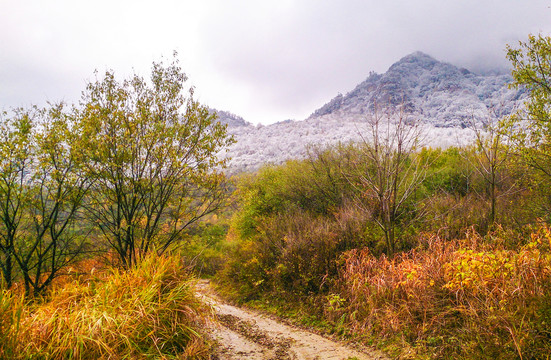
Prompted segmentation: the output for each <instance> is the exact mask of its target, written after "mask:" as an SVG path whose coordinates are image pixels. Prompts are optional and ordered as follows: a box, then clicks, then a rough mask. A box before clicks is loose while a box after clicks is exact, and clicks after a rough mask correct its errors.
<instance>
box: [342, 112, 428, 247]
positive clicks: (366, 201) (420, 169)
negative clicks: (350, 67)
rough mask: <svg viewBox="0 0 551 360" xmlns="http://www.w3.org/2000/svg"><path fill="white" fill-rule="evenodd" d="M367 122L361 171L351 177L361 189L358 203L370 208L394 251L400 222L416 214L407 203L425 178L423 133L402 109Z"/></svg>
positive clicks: (359, 162)
mask: <svg viewBox="0 0 551 360" xmlns="http://www.w3.org/2000/svg"><path fill="white" fill-rule="evenodd" d="M368 123H369V128H368V131H367V132H366V133H362V134H360V135H361V137H362V141H361V144H360V149H359V150H360V152H359V157H358V158H357V160H356V162H357V164H356V169H357V170H359V171H357V172H356V173H355V174H354V175H352V176H349V177H348V178H349V181H351V182H352V183H353V185H354V186H355V187H356V189H357V190H358V192H359V196H358V197H357V200H358V201H357V203H358V204H359V205H360V206H362V207H363V208H364V210H365V211H371V213H372V214H373V220H374V221H375V223H376V224H377V225H378V226H379V228H380V229H381V230H382V231H383V233H384V238H385V243H386V248H387V251H388V252H389V253H393V252H395V251H396V229H397V227H398V225H399V224H400V222H402V224H404V223H405V222H408V221H411V219H412V217H413V218H414V217H416V215H415V214H412V213H409V214H406V213H407V212H408V210H407V206H406V205H407V203H408V201H409V200H411V199H412V197H413V195H414V193H415V192H416V190H417V189H418V188H419V185H420V184H421V183H422V181H423V180H424V179H425V177H426V171H425V166H426V162H427V160H424V159H423V158H422V157H420V156H419V154H417V150H418V149H419V147H420V143H421V140H422V138H421V135H422V133H421V129H420V127H419V124H418V123H417V122H416V121H413V120H411V119H409V118H408V117H407V115H406V114H405V113H404V112H402V111H398V112H393V111H392V110H387V111H383V112H380V111H375V112H374V113H373V114H372V115H371V116H370V118H369V119H368ZM406 215H407V216H406ZM408 218H409V220H408Z"/></svg>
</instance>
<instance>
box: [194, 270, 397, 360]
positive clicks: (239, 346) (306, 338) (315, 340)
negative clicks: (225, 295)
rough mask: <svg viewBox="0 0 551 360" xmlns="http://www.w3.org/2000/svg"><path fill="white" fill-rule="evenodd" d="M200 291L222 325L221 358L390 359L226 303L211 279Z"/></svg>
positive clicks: (218, 330)
mask: <svg viewBox="0 0 551 360" xmlns="http://www.w3.org/2000/svg"><path fill="white" fill-rule="evenodd" d="M197 292H198V293H199V295H200V296H201V297H202V298H203V299H204V301H206V302H208V303H209V304H210V305H212V307H213V309H214V312H215V315H216V318H217V319H218V324H216V325H214V324H213V326H211V332H212V335H213V337H214V338H215V339H216V340H217V342H218V343H219V351H218V359H220V360H253V359H254V360H347V359H354V360H387V359H388V357H386V356H385V355H384V354H382V353H381V352H378V351H376V350H364V351H359V350H356V349H353V348H351V347H348V346H346V345H344V344H342V343H339V342H336V341H334V340H330V339H327V338H325V337H323V336H320V335H318V334H314V333H312V332H309V331H306V330H303V329H299V328H297V327H294V326H290V325H287V324H283V323H281V322H279V321H277V320H274V319H272V318H270V317H268V316H265V315H262V314H260V313H258V312H255V311H251V310H245V309H242V308H239V307H236V306H232V305H229V304H227V303H224V302H223V301H222V300H221V299H220V298H219V297H217V296H216V295H215V294H214V292H213V290H212V287H211V285H210V283H209V282H208V280H199V281H198V283H197Z"/></svg>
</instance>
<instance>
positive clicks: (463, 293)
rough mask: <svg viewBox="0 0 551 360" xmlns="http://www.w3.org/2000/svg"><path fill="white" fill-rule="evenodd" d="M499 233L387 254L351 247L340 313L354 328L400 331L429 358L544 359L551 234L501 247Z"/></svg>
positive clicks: (432, 240)
mask: <svg viewBox="0 0 551 360" xmlns="http://www.w3.org/2000/svg"><path fill="white" fill-rule="evenodd" d="M504 236H507V233H505V232H498V233H495V234H490V235H489V236H487V237H485V238H482V237H480V236H479V235H478V234H476V233H475V232H470V233H468V235H467V237H466V238H465V239H464V240H462V241H453V242H445V241H441V240H440V239H439V238H438V237H436V236H428V237H427V239H426V241H425V244H424V246H422V247H420V248H419V249H416V250H412V251H410V252H408V253H403V254H400V255H396V256H394V257H392V258H387V257H386V256H381V257H379V258H377V257H375V256H373V255H372V254H371V253H370V252H369V250H367V249H363V250H352V251H350V252H348V253H346V254H345V256H344V258H343V267H342V269H341V270H342V272H341V278H342V280H341V281H342V283H341V286H342V287H341V295H340V296H341V297H342V298H343V299H344V300H343V301H344V303H345V304H346V308H345V309H344V310H342V309H341V313H346V314H347V319H348V322H349V324H350V326H351V327H352V328H353V330H354V331H355V332H357V333H364V334H371V335H372V336H378V337H379V336H382V337H383V338H384V337H386V338H396V337H399V338H400V339H401V341H405V342H406V343H407V344H409V346H410V347H411V348H413V349H415V350H416V351H418V352H420V353H424V354H431V357H432V358H451V357H455V358H460V359H462V358H464V359H467V358H469V359H471V358H500V359H516V358H519V357H520V358H526V359H539V358H544V357H545V355H546V354H547V355H548V354H549V352H550V351H551V336H550V335H551V332H550V331H549V327H548V325H547V324H548V321H549V319H550V315H551V303H550V301H549V299H550V298H551V284H550V280H551V253H550V251H549V242H550V240H551V233H550V232H549V230H548V229H547V228H542V229H540V230H539V231H537V232H535V233H534V234H532V237H531V239H530V241H529V243H528V244H526V245H525V246H523V247H521V248H520V249H518V250H510V249H506V248H505V247H504V246H503V245H504V244H506V243H507V239H503V237H504ZM397 334H398V335H397Z"/></svg>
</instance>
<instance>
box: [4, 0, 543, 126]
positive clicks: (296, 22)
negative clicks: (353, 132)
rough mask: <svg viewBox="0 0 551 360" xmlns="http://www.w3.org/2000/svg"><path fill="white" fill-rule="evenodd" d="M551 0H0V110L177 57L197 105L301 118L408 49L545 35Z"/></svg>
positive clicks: (465, 56) (491, 51) (480, 61)
mask: <svg viewBox="0 0 551 360" xmlns="http://www.w3.org/2000/svg"><path fill="white" fill-rule="evenodd" d="M550 6H551V0H546V1H544V0H386V1H384V0H376V1H372V0H294V1H293V0H277V1H271V0H269V1H268V0H261V1H259V0H238V1H233V0H193V1H188V0H155V1H139V0H96V1H84V0H49V1H45V0H32V1H31V0H13V1H12V0H0V109H5V110H7V109H9V108H12V107H16V106H28V105H29V104H38V105H40V106H42V105H44V104H45V103H46V101H50V102H57V101H61V100H63V101H66V102H69V103H73V102H77V101H78V100H79V98H80V94H81V92H82V90H83V89H84V88H85V85H86V82H88V81H90V80H92V79H94V75H93V72H94V70H95V69H97V70H98V71H100V73H101V72H104V71H105V70H107V69H112V70H114V71H115V73H116V74H117V75H119V76H120V77H127V76H129V75H130V74H132V71H133V70H134V71H136V72H137V73H139V74H141V75H144V76H147V75H148V74H149V71H150V68H151V63H152V62H153V61H158V60H160V59H161V57H163V56H164V57H165V58H168V59H170V57H171V56H172V53H173V51H174V50H176V51H178V54H179V55H178V57H179V59H180V63H181V65H182V67H183V68H184V71H185V72H186V73H187V74H188V76H189V79H190V83H192V84H193V85H194V86H195V87H196V94H197V98H198V99H199V100H200V101H201V102H202V103H204V104H206V105H209V106H211V107H215V108H217V109H220V110H227V111H230V112H232V113H235V114H237V115H240V116H243V117H244V118H245V119H246V120H248V121H250V122H252V123H264V124H268V123H273V122H276V121H281V120H286V119H297V120H302V119H304V118H306V117H307V116H308V115H309V114H310V113H312V112H313V111H314V110H315V109H317V108H318V107H320V106H321V105H323V104H324V103H325V102H327V101H329V100H330V99H331V98H332V97H334V96H335V95H337V93H339V92H341V93H346V92H348V91H350V90H351V89H352V88H353V87H354V86H355V85H357V84H358V83H360V82H361V81H363V80H364V79H365V78H366V77H367V76H368V74H369V72H370V71H375V72H378V73H381V72H385V71H386V70H387V69H388V67H389V66H390V65H392V63H394V62H396V61H398V60H399V59H400V58H401V57H403V56H405V55H407V54H409V53H411V52H413V51H416V50H420V51H423V52H425V53H427V54H429V55H431V56H433V57H435V58H436V59H438V60H442V61H446V62H450V63H452V64H455V65H459V66H463V67H466V68H468V69H471V70H475V71H476V70H481V69H489V68H496V67H501V68H503V67H506V66H507V65H508V64H507V61H506V59H505V46H506V44H512V45H516V44H517V43H518V40H524V39H526V38H527V35H528V34H529V33H534V34H535V33H543V34H546V35H551V8H550Z"/></svg>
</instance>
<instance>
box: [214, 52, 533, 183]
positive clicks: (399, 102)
mask: <svg viewBox="0 0 551 360" xmlns="http://www.w3.org/2000/svg"><path fill="white" fill-rule="evenodd" d="M511 81H512V77H511V76H510V75H508V74H500V73H496V74H491V73H490V74H476V73H474V72H471V71H469V70H468V69H465V68H460V67H456V66H455V65H452V64H449V63H446V62H441V61H438V60H436V59H435V58H433V57H432V56H430V55H427V54H425V53H423V52H420V51H417V52H413V53H411V54H408V55H406V56H404V57H402V58H401V59H400V60H398V61H397V62H395V63H394V64H392V65H391V66H390V67H389V69H388V70H387V71H386V72H385V73H383V74H377V73H375V72H370V73H369V75H368V76H367V78H366V79H365V80H364V81H362V82H360V83H359V84H358V85H356V86H355V87H354V88H353V89H352V90H350V91H349V92H347V93H346V94H344V95H343V94H338V95H337V96H335V97H334V98H332V99H331V100H329V101H328V102H327V103H326V104H324V105H323V106H321V107H320V108H318V109H316V110H315V111H314V112H312V114H311V115H310V116H309V117H308V118H306V119H304V120H298V121H283V122H278V123H275V124H271V125H256V126H255V125H253V124H251V123H250V122H247V121H245V120H244V119H243V118H241V117H239V116H237V115H233V114H231V113H228V112H224V111H217V113H218V115H219V117H220V121H221V122H223V123H226V124H228V129H229V132H230V133H231V134H232V135H234V137H235V138H236V140H237V142H236V143H235V144H234V145H232V147H230V149H229V151H228V152H227V155H226V156H229V157H231V158H232V159H231V161H230V171H231V172H238V171H254V170H256V169H258V168H259V167H260V166H261V165H262V164H264V163H275V164H279V163H282V162H284V161H285V160H287V159H290V158H300V157H303V156H305V155H306V148H307V146H308V145H309V144H314V145H331V144H334V143H337V142H349V141H358V140H360V138H361V137H360V132H361V131H362V130H363V129H365V127H366V120H367V118H368V117H369V116H370V115H371V114H373V113H374V112H376V111H382V110H383V109H400V111H403V112H405V113H406V114H407V116H410V117H414V118H416V119H418V120H419V123H420V124H421V125H422V126H423V127H424V128H425V129H424V130H425V131H426V132H427V133H428V136H427V138H428V141H427V142H428V144H427V146H444V147H446V146H451V145H464V144H466V143H469V142H470V141H472V139H473V134H472V132H469V129H468V127H469V124H470V123H471V122H472V121H473V120H474V121H482V120H485V119H487V118H488V117H499V118H501V117H502V116H505V115H508V114H510V113H512V112H513V111H515V109H517V108H519V107H520V106H522V104H523V102H524V98H525V92H524V90H522V89H520V90H517V89H511V88H510V87H509V86H508V85H509V84H510V83H511Z"/></svg>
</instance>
